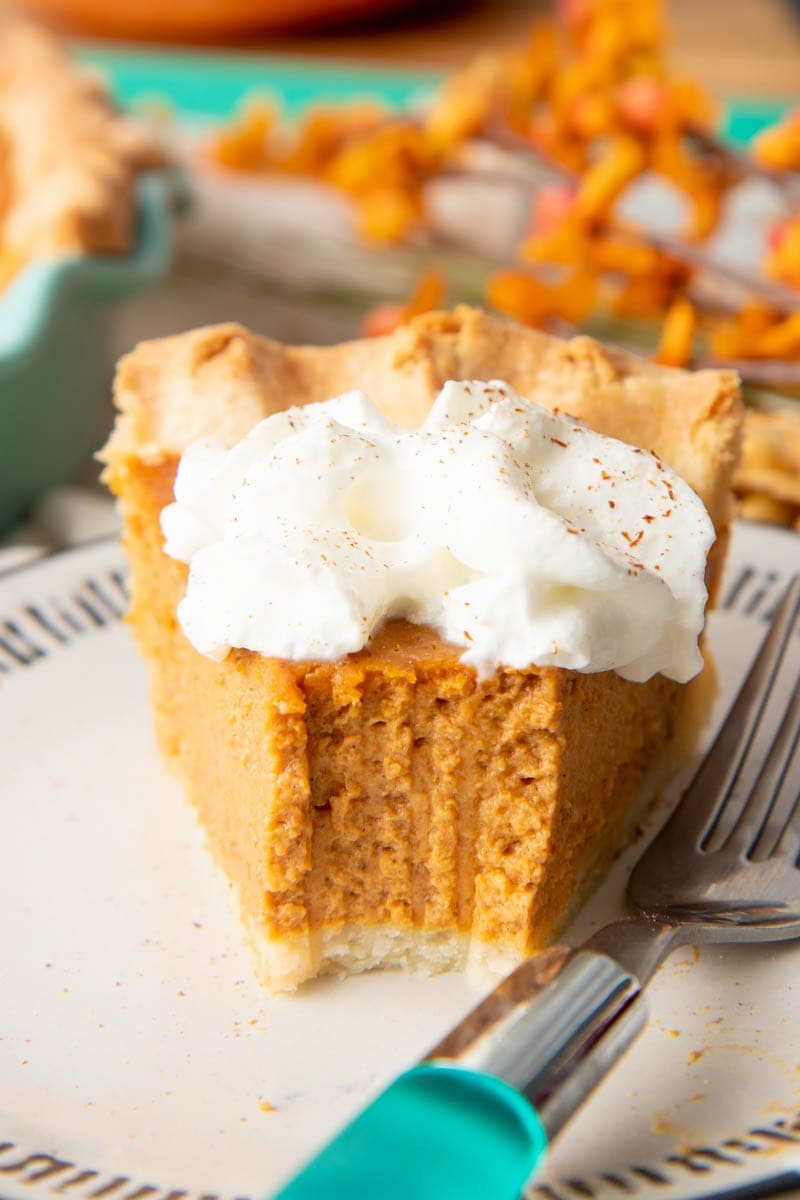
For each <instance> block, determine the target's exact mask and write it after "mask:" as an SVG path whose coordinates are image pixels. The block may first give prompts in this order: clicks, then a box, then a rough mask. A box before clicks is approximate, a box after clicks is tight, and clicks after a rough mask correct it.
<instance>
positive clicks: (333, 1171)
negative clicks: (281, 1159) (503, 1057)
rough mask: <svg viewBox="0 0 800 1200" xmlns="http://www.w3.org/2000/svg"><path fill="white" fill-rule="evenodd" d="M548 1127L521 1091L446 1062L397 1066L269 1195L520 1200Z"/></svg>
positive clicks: (290, 1199) (316, 1199)
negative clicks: (401, 1069) (398, 1071)
mask: <svg viewBox="0 0 800 1200" xmlns="http://www.w3.org/2000/svg"><path fill="white" fill-rule="evenodd" d="M546 1148H547V1135H546V1133H545V1131H544V1128H543V1127H542V1123H541V1121H540V1120H539V1118H538V1116H537V1115H536V1112H535V1110H534V1109H533V1108H532V1106H531V1105H530V1104H529V1103H528V1101H527V1100H526V1099H525V1097H524V1096H523V1095H521V1093H520V1092H518V1091H516V1090H515V1089H514V1088H512V1087H510V1086H509V1084H507V1083H504V1082H503V1081H502V1080H501V1079H497V1078H495V1076H493V1075H485V1074H483V1073H481V1072H479V1071H466V1070H464V1069H463V1068H461V1067H457V1066H451V1065H450V1064H447V1063H441V1064H439V1063H430V1064H428V1063H426V1064H424V1065H423V1066H419V1067H414V1068H412V1070H410V1071H406V1073H405V1074H404V1075H401V1076H400V1077H399V1079H396V1080H395V1081H394V1083H392V1084H391V1085H390V1086H389V1087H388V1088H387V1089H386V1091H385V1092H382V1093H381V1095H380V1096H378V1098H377V1099H376V1100H374V1101H373V1103H372V1104H370V1105H369V1107H368V1108H365V1109H364V1111H363V1112H362V1113H359V1115H358V1116H357V1117H356V1118H355V1120H354V1121H353V1122H352V1123H351V1124H350V1125H348V1126H347V1128H346V1129H344V1130H343V1131H342V1132H341V1133H340V1134H339V1135H338V1137H336V1138H334V1140H333V1141H332V1142H331V1143H330V1144H329V1145H328V1146H326V1147H325V1149H324V1150H322V1151H321V1152H320V1153H319V1154H318V1155H317V1157H316V1158H314V1159H312V1161H311V1162H310V1163H309V1164H308V1166H307V1167H306V1168H305V1169H304V1170H303V1171H301V1172H300V1174H299V1175H297V1176H295V1178H294V1179H293V1180H292V1181H291V1182H290V1183H288V1184H287V1185H286V1187H284V1188H283V1190H282V1191H280V1192H278V1193H277V1196H276V1197H275V1200H361V1198H362V1197H363V1198H364V1200H375V1198H376V1197H380V1200H519V1196H520V1193H521V1191H522V1188H523V1186H524V1184H525V1182H526V1180H527V1179H528V1177H529V1176H530V1174H531V1172H532V1171H533V1170H534V1168H535V1167H536V1166H537V1164H538V1163H540V1162H541V1160H542V1158H543V1157H544V1153H545V1150H546Z"/></svg>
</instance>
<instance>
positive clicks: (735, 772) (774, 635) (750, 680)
mask: <svg viewBox="0 0 800 1200" xmlns="http://www.w3.org/2000/svg"><path fill="white" fill-rule="evenodd" d="M798 609H800V576H795V578H794V579H793V580H792V581H791V583H790V584H789V586H788V587H787V589H786V593H785V595H784V597H783V600H782V601H781V603H780V606H779V608H778V610H777V612H776V614H775V618H774V621H773V623H772V626H771V628H770V630H769V633H768V634H767V636H766V637H765V639H764V642H763V644H762V646H761V649H760V650H759V652H758V654H757V655H756V658H755V660H754V662H753V665H752V666H751V668H750V670H749V672H748V674H747V678H746V679H745V681H744V683H743V684H742V687H741V689H740V691H739V694H738V696H737V697H736V700H735V701H734V704H733V706H732V708H731V709H730V712H729V713H728V715H727V716H726V718H725V720H724V722H723V724H722V726H721V728H720V730H719V732H718V733H717V736H716V738H715V740H714V743H713V745H712V747H711V749H710V751H709V752H708V754H707V755H706V757H705V759H704V760H703V762H702V763H701V765H700V767H699V769H698V771H697V774H696V775H695V777H694V779H693V780H692V782H691V784H690V785H689V787H688V789H687V790H686V792H685V793H684V796H683V800H682V801H681V803H680V804H679V805H678V808H677V809H676V811H675V814H674V815H673V817H672V819H671V821H670V823H669V824H670V831H671V832H672V833H675V834H677V835H678V836H680V837H681V838H684V839H694V840H695V841H696V842H698V843H699V842H701V841H702V842H703V843H704V846H705V845H708V843H709V842H710V839H711V837H712V835H713V833H714V826H715V823H716V821H717V820H718V818H719V816H720V815H721V814H722V813H723V812H724V809H725V805H726V803H727V800H728V797H729V795H730V793H731V789H732V787H733V785H734V784H735V782H736V780H737V778H738V776H739V772H740V770H741V768H742V765H743V763H744V761H745V759H746V757H747V754H748V751H749V750H750V747H751V746H752V743H753V739H754V737H755V735H756V732H757V730H758V727H759V724H760V722H761V718H762V716H763V713H764V709H765V707H766V704H767V700H768V698H769V695H770V691H771V689H772V685H773V683H774V681H775V676H776V675H777V672H778V669H779V667H780V664H781V660H782V658H783V655H784V653H785V650H786V646H787V644H788V642H789V638H790V636H791V634H792V630H793V628H794V625H795V622H796V620H797V615H798ZM704 835H705V836H704Z"/></svg>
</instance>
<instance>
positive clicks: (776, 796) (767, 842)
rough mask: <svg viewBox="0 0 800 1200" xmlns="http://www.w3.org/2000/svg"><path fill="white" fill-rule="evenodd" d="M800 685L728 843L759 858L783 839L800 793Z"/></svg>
mask: <svg viewBox="0 0 800 1200" xmlns="http://www.w3.org/2000/svg"><path fill="white" fill-rule="evenodd" d="M798 740H800V689H798V688H797V687H795V689H794V694H793V695H792V699H791V701H790V702H789V706H788V708H787V709H786V712H785V714H784V717H783V720H782V721H781V725H780V728H779V730H778V734H777V736H776V738H775V740H774V742H773V743H772V745H771V746H770V749H769V752H768V754H767V756H766V758H765V759H764V763H763V766H762V767H761V770H760V771H759V773H758V778H757V779H756V781H755V784H754V785H753V787H752V789H751V791H750V795H749V796H748V797H747V802H746V804H745V806H744V808H743V809H742V811H741V813H740V815H739V818H738V820H737V821H736V824H735V825H734V827H733V830H732V831H731V834H730V836H729V837H728V839H727V841H726V843H725V845H726V847H727V848H728V849H731V850H735V851H738V852H739V853H740V854H747V855H748V857H749V858H752V859H753V860H755V861H760V860H762V859H765V858H768V857H769V856H770V854H771V853H772V851H773V849H774V848H775V845H776V843H777V842H778V840H779V839H780V837H781V835H782V833H783V830H784V828H785V826H786V825H787V823H788V821H789V818H790V817H791V814H792V811H793V809H794V806H795V805H796V802H797V796H798V793H800V756H798V753H797V751H798Z"/></svg>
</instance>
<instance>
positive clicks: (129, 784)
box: [0, 526, 800, 1200]
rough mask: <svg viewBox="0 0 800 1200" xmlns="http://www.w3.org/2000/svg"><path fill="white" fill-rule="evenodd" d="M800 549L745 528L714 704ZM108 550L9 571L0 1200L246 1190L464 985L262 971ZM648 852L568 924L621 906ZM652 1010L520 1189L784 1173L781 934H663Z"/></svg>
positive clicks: (2, 673) (292, 1163)
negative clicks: (130, 627)
mask: <svg viewBox="0 0 800 1200" xmlns="http://www.w3.org/2000/svg"><path fill="white" fill-rule="evenodd" d="M796 570H800V538H797V537H795V536H794V535H791V534H786V533H783V532H781V531H777V530H770V529H766V528H764V527H756V526H742V527H740V528H738V529H737V532H736V537H735V540H734V548H733V553H732V556H731V561H730V566H729V569H728V574H727V580H726V587H725V589H724V592H723V597H722V601H723V603H722V607H721V610H720V611H719V612H717V613H715V614H714V616H713V618H712V620H711V645H712V647H713V650H714V652H715V654H716V657H717V659H718V663H719V668H720V673H721V678H722V698H721V701H720V707H722V705H723V704H724V703H725V702H726V701H727V700H729V699H730V696H731V694H732V692H733V690H734V688H735V686H736V683H737V681H738V679H740V678H741V675H742V673H743V670H744V668H745V665H746V663H747V662H748V661H749V659H750V657H751V655H752V653H753V651H754V649H755V647H756V645H757V643H758V640H759V637H760V636H761V633H762V631H763V625H764V618H765V617H766V616H767V615H768V614H769V611H770V609H771V608H772V606H773V605H774V602H775V600H776V599H777V596H778V594H779V592H780V588H781V584H782V582H783V581H784V580H785V579H786V578H787V577H788V575H789V574H791V573H792V572H793V571H796ZM122 571H123V565H122V559H121V556H120V553H119V551H118V550H117V548H116V547H115V546H113V545H112V544H110V543H108V542H104V543H100V544H97V545H94V546H92V547H89V548H84V549H81V550H77V551H72V552H67V553H64V554H62V555H59V556H57V557H55V558H51V559H48V560H46V561H44V562H42V563H39V564H37V565H34V566H32V567H28V568H25V569H23V570H21V571H19V572H17V573H16V574H13V575H10V576H7V577H6V578H4V579H2V580H0V746H1V747H2V756H0V829H1V830H2V834H1V835H0V913H2V931H3V939H2V953H1V954H0V964H1V965H0V1195H4V1196H6V1197H8V1198H10V1200H21V1198H22V1197H29V1198H30V1200H40V1198H43V1197H44V1196H52V1195H53V1194H56V1195H65V1196H68V1197H71V1198H72V1200H105V1198H106V1197H108V1198H110V1200H182V1198H183V1197H188V1198H189V1200H192V1198H195V1197H203V1198H204V1200H208V1198H210V1197H226V1198H227V1197H242V1196H256V1197H257V1196H261V1195H264V1194H265V1193H268V1192H270V1191H271V1190H272V1189H273V1188H274V1187H275V1186H276V1185H277V1184H278V1183H279V1182H280V1181H281V1180H282V1179H283V1178H285V1176H286V1175H287V1174H288V1173H290V1172H291V1171H292V1170H293V1169H295V1168H296V1167H298V1166H299V1165H300V1163H301V1162H302V1160H303V1159H304V1158H305V1157H306V1156H307V1155H309V1154H310V1152H311V1151H312V1150H313V1149H314V1148H315V1147H317V1146H318V1145H319V1144H320V1143H321V1142H322V1141H323V1139H326V1138H327V1137H328V1136H329V1135H331V1134H332V1133H333V1132H334V1130H335V1129H336V1128H337V1127H338V1126H339V1125H340V1124H342V1123H343V1122H344V1121H345V1120H346V1119H347V1118H348V1117H349V1116H351V1115H352V1114H353V1113H354V1112H355V1111H356V1110H357V1109H358V1108H359V1107H360V1106H361V1105H362V1103H363V1102H364V1100H365V1099H366V1098H367V1097H368V1096H369V1095H371V1094H373V1093H375V1092H376V1091H377V1090H378V1089H379V1088H380V1087H381V1086H382V1085H383V1084H384V1083H385V1082H386V1081H387V1080H388V1079H389V1078H390V1077H391V1076H392V1075H393V1074H394V1073H396V1072H397V1071H399V1070H400V1069H401V1068H402V1067H404V1066H405V1065H407V1064H409V1063H410V1062H412V1061H413V1060H414V1059H415V1058H417V1057H418V1056H419V1055H420V1054H422V1053H423V1052H424V1051H425V1050H426V1049H427V1048H428V1046H429V1045H430V1044H432V1043H433V1042H434V1041H435V1040H436V1039H438V1037H439V1036H440V1035H441V1034H442V1032H443V1031H444V1030H445V1029H446V1028H447V1027H448V1026H449V1025H450V1024H452V1023H453V1022H454V1021H455V1020H457V1019H458V1018H459V1017H460V1016H461V1014H462V1013H463V1012H464V1011H465V1010H466V1009H467V1008H468V1007H470V1006H471V1005H472V1004H473V1003H474V1002H475V1000H476V998H477V997H476V994H475V993H474V991H472V990H471V989H470V987H469V986H468V984H467V983H466V982H465V980H464V979H463V977H461V976H459V975H445V976H440V977H438V978H434V979H428V980H425V979H420V978H410V977H408V976H406V975H403V974H399V973H383V974H381V973H376V974H372V975H367V976H362V977H359V978H354V979H349V980H345V981H341V982H337V981H326V982H322V983H319V984H317V985H312V986H310V987H307V988H306V989H304V990H302V991H300V992H299V993H298V994H297V995H295V996H290V997H283V998H279V999H270V998H269V997H268V996H267V995H265V993H264V992H263V991H261V990H260V988H259V987H258V986H257V985H256V984H255V982H254V980H253V977H252V973H251V969H250V963H249V960H248V956H247V954H246V952H245V950H244V948H243V946H242V941H241V938H240V935H239V930H238V927H237V924H236V921H235V918H234V916H233V912H232V908H231V906H230V905H229V901H228V896H227V895H226V886H225V883H224V881H223V879H222V878H221V876H220V875H219V874H218V873H217V872H216V871H215V870H214V868H213V867H212V865H211V862H210V859H209V857H208V855H207V854H206V852H205V850H204V848H203V846H202V840H201V837H200V834H199V832H198V830H197V828H196V826H195V823H194V819H193V817H192V814H191V812H190V810H189V808H188V807H187V806H186V805H185V804H184V801H183V799H182V797H181V796H180V794H179V791H178V789H177V788H176V786H175V785H174V784H173V783H172V782H170V781H169V780H168V779H167V778H166V777H165V775H164V774H163V772H162V770H161V767H160V765H159V761H158V758H157V756H156V753H155V749H154V746H153V742H152V738H151V734H150V721H149V715H148V710H147V702H146V694H145V678H144V671H143V668H142V666H141V664H140V662H139V660H138V658H137V656H136V654H135V652H134V649H133V646H132V644H131V642H130V639H129V636H128V634H127V631H126V630H125V628H124V626H123V625H122V624H121V623H120V621H119V619H118V618H119V616H120V614H121V612H122V609H123V607H124V602H125V600H124V576H123V574H122ZM799 643H800V639H799ZM796 649H797V650H798V651H800V644H799V645H798V646H797V647H796ZM662 818H663V809H662V810H661V811H660V813H656V814H654V815H653V817H652V818H651V821H650V824H651V826H652V825H654V824H657V823H658V822H659V821H660V820H661V819H662ZM640 850H641V844H640V845H639V846H636V847H632V848H631V849H630V850H629V851H628V852H627V853H626V854H624V855H623V856H622V857H621V859H620V860H619V862H618V864H617V866H616V868H615V870H614V872H613V874H612V877H611V878H610V879H609V881H608V882H607V884H606V885H605V887H604V888H603V889H602V891H601V893H600V894H599V895H598V896H596V897H595V899H594V900H593V901H592V903H591V904H590V906H589V908H588V911H586V912H585V913H584V914H583V916H582V917H581V919H580V921H579V922H578V926H579V929H578V930H577V931H576V936H578V935H579V934H585V932H586V931H588V930H589V929H591V928H594V927H596V926H598V925H599V924H601V923H602V922H603V921H604V920H607V919H610V918H612V917H614V916H616V915H617V914H618V913H619V912H620V911H621V905H622V894H623V886H624V881H625V878H626V875H627V872H628V870H629V869H630V866H631V863H632V861H633V860H634V859H635V858H636V857H637V855H638V853H639V852H640ZM650 1004H651V1013H652V1019H651V1021H650V1023H649V1026H648V1028H647V1030H646V1032H645V1034H644V1036H643V1037H642V1039H641V1040H640V1041H639V1042H638V1043H637V1044H636V1046H635V1047H634V1048H633V1050H632V1051H631V1052H630V1054H629V1055H628V1056H627V1057H626V1059H625V1061H624V1062H623V1063H622V1064H621V1065H620V1066H619V1068H618V1069H617V1070H616V1072H615V1073H614V1074H613V1076H612V1077H611V1078H610V1079H609V1080H608V1081H607V1082H606V1083H605V1084H604V1085H603V1086H602V1087H601V1089H600V1090H599V1091H598V1093H597V1094H596V1096H595V1097H594V1098H593V1099H592V1100H591V1101H590V1103H589V1104H588V1105H587V1106H586V1108H585V1109H584V1110H583V1112H582V1113H581V1114H580V1115H579V1116H578V1118H577V1119H576V1120H575V1121H574V1123H573V1124H572V1125H571V1126H570V1128H569V1129H568V1130H567V1131H566V1132H565V1134H564V1135H563V1137H562V1138H561V1139H560V1140H559V1142H558V1143H557V1145H556V1147H555V1148H554V1150H553V1153H552V1156H551V1160H550V1163H549V1165H548V1168H547V1172H546V1174H545V1176H543V1178H542V1179H541V1180H539V1181H538V1182H537V1184H536V1185H535V1186H534V1187H532V1188H531V1195H532V1196H537V1197H549V1198H550V1200H561V1198H564V1200H566V1198H567V1197H576V1196H578V1197H591V1196H606V1195H615V1196H622V1195H627V1194H634V1195H635V1194H639V1195H642V1194H647V1193H650V1192H657V1193H658V1194H659V1195H664V1196H668V1197H669V1196H690V1195H691V1196H699V1195H702V1194H704V1193H710V1192H716V1191H718V1190H720V1189H722V1188H724V1187H726V1186H734V1185H741V1184H743V1183H746V1182H747V1181H749V1180H752V1179H755V1178H757V1177H760V1176H764V1175H767V1174H773V1173H780V1172H782V1171H791V1170H800V1117H799V1116H798V1109H800V1068H799V1066H798V1064H799V1063H800V945H798V944H797V943H795V944H783V945H774V946H771V947H770V946H757V947H746V948H738V949H731V948H729V949H726V950H721V949H704V950H703V951H702V953H701V954H700V955H699V957H698V956H697V955H693V954H692V953H691V952H682V953H680V954H678V955H676V956H675V958H673V959H672V960H671V961H670V962H669V963H668V964H667V965H666V966H665V967H664V968H663V969H662V971H661V973H660V975H659V976H658V977H657V979H656V980H655V982H654V983H653V985H652V988H651V991H650ZM378 1196H379V1188H378V1189H377V1190H376V1197H378ZM487 1200H491V1198H490V1197H487Z"/></svg>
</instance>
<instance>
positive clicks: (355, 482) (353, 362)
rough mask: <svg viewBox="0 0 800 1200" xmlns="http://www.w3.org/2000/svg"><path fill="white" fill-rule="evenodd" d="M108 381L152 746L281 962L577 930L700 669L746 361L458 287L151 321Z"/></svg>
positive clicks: (308, 965)
mask: <svg viewBox="0 0 800 1200" xmlns="http://www.w3.org/2000/svg"><path fill="white" fill-rule="evenodd" d="M116 402H117V405H118V407H119V409H120V415H119V416H118V418H117V423H116V428H115V430H114V433H113V435H112V437H111V440H110V441H109V443H108V445H107V447H106V449H105V452H104V454H105V460H106V462H107V479H108V482H109V485H110V487H111V488H112V490H113V491H114V492H115V493H116V494H117V496H118V497H119V499H120V502H121V507H122V512H123V516H124V520H125V547H126V550H127V554H128V558H129V561H130V566H131V588H132V604H131V610H130V617H129V619H130V622H131V625H132V627H133V629H134V632H135V635H136V638H137V640H138V643H139V646H140V648H141V650H142V653H143V654H144V656H145V658H146V660H147V662H148V665H149V669H150V679H151V693H152V700H153V706H154V710H155V718H156V728H157V733H158V739H159V744H160V747H161V751H162V753H163V756H164V759H165V761H166V763H167V766H168V767H169V769H170V770H171V771H172V772H173V773H174V774H175V775H176V776H177V777H178V779H179V780H180V781H181V783H182V784H183V786H184V788H185V789H186V792H187V794H188V796H189V798H190V800H191V802H192V804H193V805H194V806H195V808H196V811H197V813H198V816H199V818H200V820H201V822H202V824H203V827H204V829H205V831H206V834H207V838H208V844H209V847H210V849H211V851H212V853H213V854H214V856H215V858H216V859H217V861H218V862H219V864H220V865H221V866H222V868H223V870H224V872H225V874H226V875H227V877H228V879H229V880H230V882H231V883H232V885H233V887H234V890H235V892H236V895H237V898H238V902H239V907H240V912H241V917H242V921H243V924H244V926H245V929H246V932H247V936H248V939H249V941H250V944H251V946H252V949H253V952H254V955H255V961H256V968H257V971H258V974H259V977H260V978H261V980H262V981H263V982H264V983H265V984H266V985H267V986H268V987H270V988H273V989H278V988H286V987H293V986H294V985H296V984H298V983H299V982H301V981H303V980H305V979H308V978H310V977H311V976H313V975H315V974H317V973H318V972H325V971H335V972H346V971H360V970H365V969H368V968H370V967H375V966H388V965H397V964H401V965H406V966H410V967H416V968H422V969H425V970H442V969H447V968H452V967H458V966H461V965H463V964H464V963H465V962H466V961H467V960H470V961H478V962H480V961H483V960H485V961H487V962H491V961H495V962H500V961H502V962H503V963H509V964H510V963H511V962H513V961H514V959H515V958H517V957H519V956H521V955H524V954H527V953H529V952H530V951H532V950H534V949H536V948H537V947H539V946H541V945H543V944H544V943H545V942H546V941H547V940H548V939H550V938H552V937H553V936H555V934H556V933H557V932H558V930H559V929H560V928H561V927H562V926H563V924H564V923H565V921H566V920H567V918H568V916H569V915H570V914H571V913H572V912H573V911H574V910H575V908H576V907H577V905H578V904H579V903H580V902H581V900H582V898H583V897H584V896H585V894H586V891H587V889H588V888H589V887H590V886H591V883H592V881H593V880H594V879H596V878H597V876H598V874H599V873H600V872H601V871H602V869H603V868H604V866H605V865H606V864H607V863H608V862H609V861H610V859H611V857H612V855H613V854H614V852H615V850H616V849H617V848H618V846H619V844H620V841H621V839H622V838H623V836H624V831H625V825H626V820H627V818H628V817H629V814H630V810H631V807H632V804H633V802H634V800H635V798H636V795H637V792H638V791H639V789H640V786H641V783H642V780H643V777H644V774H645V772H646V770H647V769H648V768H649V767H650V766H651V765H652V764H653V762H654V760H655V759H656V758H657V756H658V755H659V754H660V753H661V752H662V751H663V750H664V748H665V747H666V746H667V744H668V742H669V739H670V736H671V733H672V731H673V727H674V722H675V716H676V708H677V705H678V701H679V697H680V694H681V690H682V687H683V684H684V683H685V682H686V680H688V679H689V678H690V677H691V676H692V675H693V674H695V673H696V672H697V671H698V670H699V669H700V667H701V665H702V657H701V654H700V651H699V649H698V638H699V636H700V634H701V631H702V625H703V618H704V609H705V602H706V586H708V587H709V588H710V589H711V590H712V591H713V587H714V584H715V582H716V580H717V578H718V576H719V572H720V569H721V564H722V560H723V557H724V552H725V544H726V540H727V534H728V524H729V521H730V518H731V511H732V499H731V475H732V469H733V466H734V463H735V459H736V453H737V446H738V437H739V427H740V401H739V395H738V387H737V381H736V378H735V376H734V375H732V374H731V373H728V372H718V371H701V372H698V373H695V374H691V373H687V372H684V371H677V370H670V369H665V368H660V367H656V366H653V365H651V364H649V363H645V362H640V361H638V360H636V359H634V358H633V357H631V356H629V355H626V354H623V353H620V352H617V351H611V350H609V349H606V348H603V347H601V346H600V345H598V344H597V343H595V342H593V341H590V340H589V339H586V338H577V339H575V340H573V341H571V342H563V341H560V340H558V339H555V338H552V337H548V336H546V335H544V334H541V333H537V332H533V331H530V330H526V329H522V328H519V327H517V326H515V325H511V324H507V323H505V322H501V321H499V320H495V319H493V318H491V317H489V316H487V315H486V314H484V313H481V312H478V311H473V310H471V309H466V308H461V309H457V310H456V311H455V312H454V313H452V314H433V315H429V316H425V317H422V318H420V319H418V320H416V321H414V322H413V323H411V324H410V325H408V326H406V327H404V328H401V329H400V330H398V331H397V332H396V333H394V334H393V335H391V336H390V337H386V338H382V339H378V340H371V341H357V342H352V343H348V344H345V345H339V346H331V347H322V348H319V347H305V346H299V347H291V346H282V345H279V344H277V343H275V342H272V341H269V340H267V339H265V338H262V337H257V336H256V335H254V334H252V333H249V332H248V331H247V330H245V329H243V328H240V327H238V326H235V325H228V326H220V327H215V328H209V329H201V330H197V331H195V332H192V333H187V334H182V335H180V336H177V337H173V338H167V339H164V340H161V341H154V342H148V343H145V344H143V345H141V346H139V347H138V348H137V349H136V350H135V351H134V352H133V353H132V354H130V355H129V356H128V357H127V358H125V359H123V360H122V362H121V364H120V367H119V372H118V376H117V385H116ZM712 542H713V548H712V549H711V551H710V554H709V553H708V551H709V547H710V546H711V544H712Z"/></svg>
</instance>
